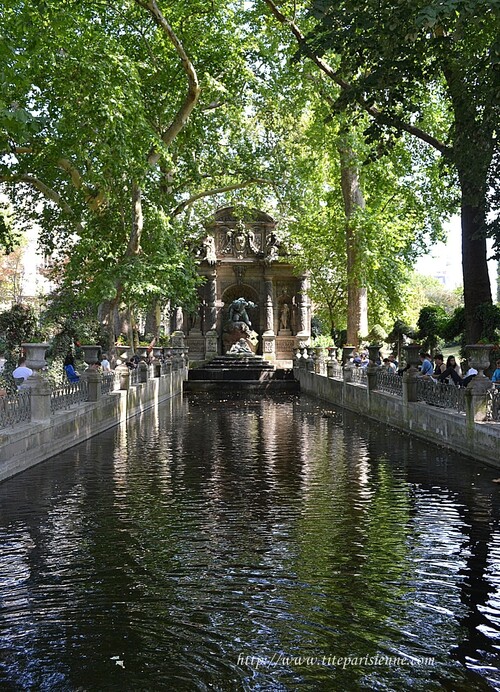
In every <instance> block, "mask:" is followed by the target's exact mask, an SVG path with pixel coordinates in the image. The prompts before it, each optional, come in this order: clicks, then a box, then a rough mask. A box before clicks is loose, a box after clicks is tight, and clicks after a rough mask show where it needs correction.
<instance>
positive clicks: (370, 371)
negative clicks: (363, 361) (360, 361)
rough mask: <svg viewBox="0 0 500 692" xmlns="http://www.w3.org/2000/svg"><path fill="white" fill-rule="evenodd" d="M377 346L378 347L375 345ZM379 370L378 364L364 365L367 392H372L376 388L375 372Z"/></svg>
mask: <svg viewBox="0 0 500 692" xmlns="http://www.w3.org/2000/svg"><path fill="white" fill-rule="evenodd" d="M377 348H378V347H377ZM378 371H379V366H378V365H367V366H366V381H367V387H368V392H369V393H370V392H374V391H375V390H376V389H377V373H378Z"/></svg>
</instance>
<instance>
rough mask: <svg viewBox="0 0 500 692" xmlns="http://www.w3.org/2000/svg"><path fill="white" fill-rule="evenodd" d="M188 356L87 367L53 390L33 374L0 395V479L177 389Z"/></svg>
mask: <svg viewBox="0 0 500 692" xmlns="http://www.w3.org/2000/svg"><path fill="white" fill-rule="evenodd" d="M186 361H187V359H186V353H185V352H184V351H183V352H182V353H179V354H173V355H172V356H171V357H170V358H168V359H167V360H165V362H162V363H161V364H160V367H156V364H154V363H153V364H151V365H147V364H146V363H140V364H139V367H138V368H137V369H136V370H131V371H130V370H129V369H128V367H127V366H125V365H121V366H118V367H117V368H116V370H115V371H114V372H113V373H110V374H104V375H103V374H101V373H100V372H98V371H96V370H88V371H86V372H85V373H84V374H83V375H82V376H81V377H80V381H79V382H76V383H69V382H67V383H65V384H64V385H62V386H60V387H57V388H55V389H51V387H50V385H49V383H48V382H47V381H46V380H45V379H44V378H43V377H42V376H40V374H38V373H35V374H34V375H32V376H31V377H29V378H28V379H27V380H26V381H25V384H24V385H23V387H22V389H20V390H19V391H18V392H17V393H15V394H12V395H9V396H6V397H0V428H1V434H0V481H2V480H5V479H6V478H9V477H10V476H13V475H15V474H16V473H19V472H20V471H23V470H25V469H27V468H29V467H30V466H33V465H34V464H37V463H39V462H40V461H43V460H44V459H47V458H48V457H50V456H53V455H56V454H59V453H60V452H62V451H64V450H66V449H68V448H69V447H72V446H73V445H75V444H77V443H79V442H82V441H83V440H85V439H87V438H89V437H92V436H93V435H97V434H98V433H100V432H103V431H104V430H106V429H108V428H110V427H113V426H114V425H117V424H118V423H120V422H123V421H125V420H126V419H127V418H130V417H132V416H134V415H136V414H138V413H140V412H142V411H144V410H146V409H147V408H150V407H153V406H157V405H158V403H159V402H161V401H163V400H166V399H169V398H170V397H172V396H174V395H176V394H180V393H181V392H182V386H183V385H182V383H183V381H184V380H185V379H187V362H186Z"/></svg>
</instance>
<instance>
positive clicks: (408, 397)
mask: <svg viewBox="0 0 500 692" xmlns="http://www.w3.org/2000/svg"><path fill="white" fill-rule="evenodd" d="M404 350H405V351H406V362H407V363H408V364H409V365H410V367H409V369H408V370H405V371H404V373H403V404H405V405H406V404H407V403H408V402H409V401H410V402H411V401H418V397H417V375H418V368H417V364H418V362H419V358H418V354H419V352H420V351H421V350H422V346H420V344H408V345H407V346H405V347H404Z"/></svg>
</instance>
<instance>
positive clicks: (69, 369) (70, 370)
mask: <svg viewBox="0 0 500 692" xmlns="http://www.w3.org/2000/svg"><path fill="white" fill-rule="evenodd" d="M63 368H64V372H65V373H66V377H67V378H68V380H69V382H79V381H80V375H79V374H78V373H77V372H76V370H75V359H74V358H73V355H72V354H71V353H68V355H67V356H66V358H65V359H64V365H63Z"/></svg>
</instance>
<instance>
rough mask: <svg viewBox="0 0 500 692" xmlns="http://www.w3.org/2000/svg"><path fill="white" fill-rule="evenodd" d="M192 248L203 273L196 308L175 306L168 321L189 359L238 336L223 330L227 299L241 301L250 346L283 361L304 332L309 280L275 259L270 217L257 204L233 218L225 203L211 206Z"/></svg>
mask: <svg viewBox="0 0 500 692" xmlns="http://www.w3.org/2000/svg"><path fill="white" fill-rule="evenodd" d="M197 254H198V259H199V269H198V271H199V273H200V275H201V276H203V277H204V279H205V281H204V283H203V285H202V286H201V287H200V289H199V298H200V302H199V306H198V309H197V310H196V311H195V312H194V313H193V314H186V313H185V312H183V311H181V310H178V311H177V312H176V314H175V315H174V324H173V325H172V327H173V329H174V330H176V331H177V332H178V333H179V332H182V333H183V334H184V336H185V343H186V345H187V346H188V347H189V358H190V361H199V362H202V361H206V360H210V359H212V358H214V357H215V356H217V355H224V354H225V353H227V352H229V350H230V348H231V346H232V344H233V343H234V342H235V341H236V340H237V339H239V338H240V337H241V334H235V335H234V336H231V334H230V331H231V329H230V325H231V315H232V314H234V304H235V303H236V302H237V301H239V299H243V300H244V301H245V303H246V304H247V307H246V312H247V315H248V318H249V321H250V323H251V331H252V332H253V333H254V343H253V345H252V349H253V351H254V352H255V353H257V354H260V355H262V356H263V358H264V359H265V360H267V361H270V362H272V363H275V364H276V365H277V366H278V367H279V366H280V365H281V366H284V367H289V366H290V361H291V360H292V358H293V356H294V352H295V349H297V348H298V347H299V346H300V345H301V344H302V345H303V344H304V343H306V342H308V340H309V338H310V333H311V332H310V329H311V303H310V300H309V297H308V286H309V280H308V276H307V274H303V275H297V274H296V273H294V270H293V267H292V265H291V264H289V263H287V262H286V260H283V259H280V258H281V257H282V248H281V246H280V243H279V240H278V238H277V236H276V222H275V221H274V219H272V218H271V217H270V216H269V215H268V214H265V213H264V212H262V211H257V210H255V211H254V212H253V213H252V215H251V217H249V218H246V219H239V218H237V216H236V215H235V214H234V210H233V208H232V207H226V208H224V209H219V210H218V211H217V212H216V213H215V214H214V216H213V217H212V218H211V219H210V220H209V222H208V223H207V225H206V236H205V238H204V240H203V243H202V245H201V246H200V248H199V249H198V251H197ZM231 306H233V307H231ZM233 319H234V318H233Z"/></svg>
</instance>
